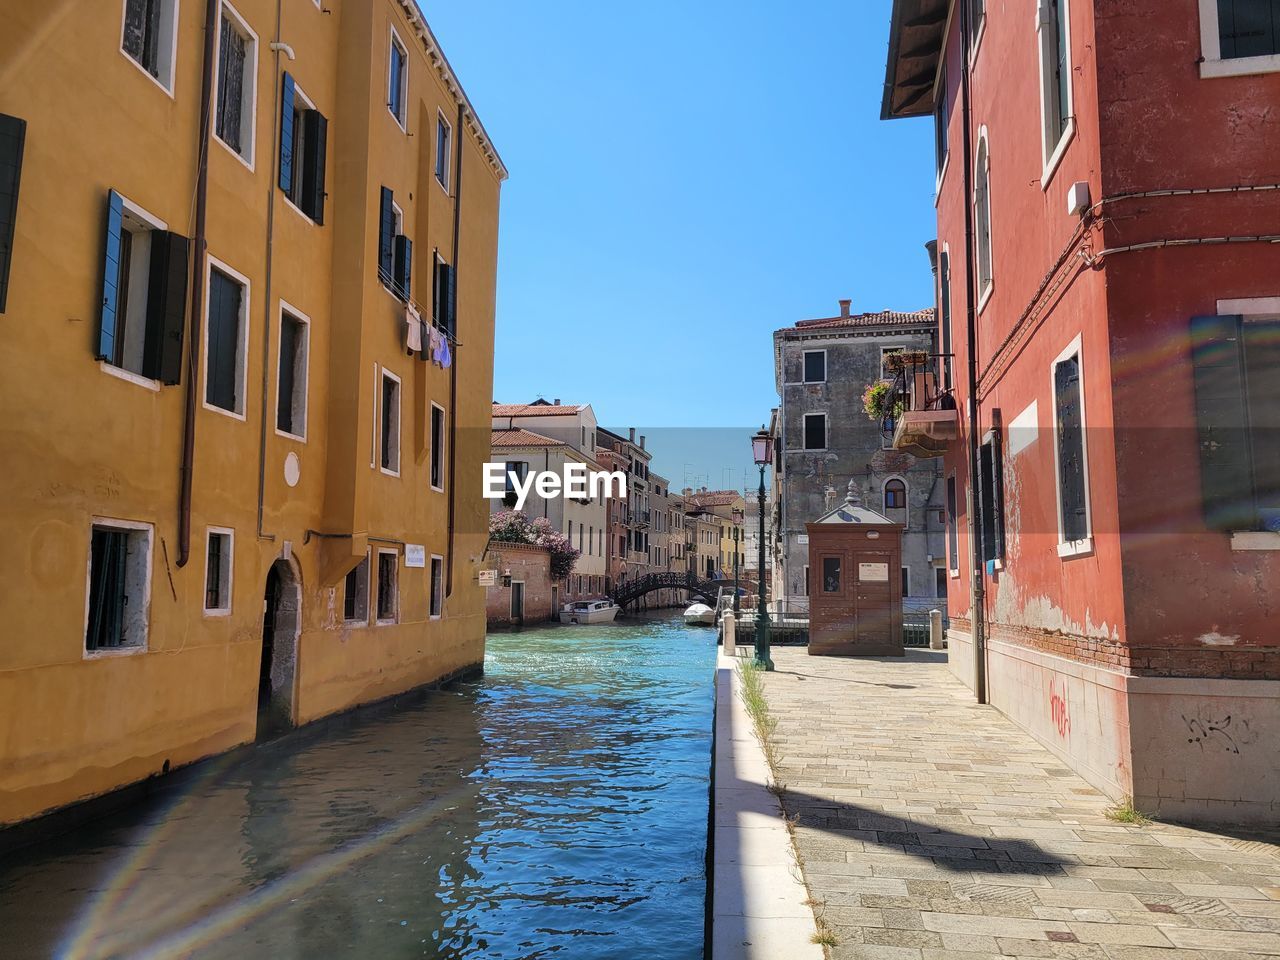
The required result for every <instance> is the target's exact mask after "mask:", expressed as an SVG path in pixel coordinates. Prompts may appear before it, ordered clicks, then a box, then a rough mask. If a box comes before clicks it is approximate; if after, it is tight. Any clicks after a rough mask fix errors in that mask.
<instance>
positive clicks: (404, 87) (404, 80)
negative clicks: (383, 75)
mask: <svg viewBox="0 0 1280 960" xmlns="http://www.w3.org/2000/svg"><path fill="white" fill-rule="evenodd" d="M392 47H399V48H400V54H401V56H400V62H401V63H402V64H403V65H404V69H403V70H401V72H400V109H401V110H402V111H403V112H404V116H403V117H400V116H396V112H395V111H394V110H392V109H391V48H392ZM386 91H387V113H389V114H391V117H392V119H394V120H395V122H396V126H398V127H399V128H400V129H401V130H403V131H404V132H405V133H408V132H409V46H408V44H406V43H405V42H404V41H403V40H401V39H400V34H399V32H398V31H397V30H396V28H395V26H394V25H392V27H391V36H390V39H389V40H388V43H387V87H386Z"/></svg>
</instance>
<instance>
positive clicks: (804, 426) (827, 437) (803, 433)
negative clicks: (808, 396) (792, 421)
mask: <svg viewBox="0 0 1280 960" xmlns="http://www.w3.org/2000/svg"><path fill="white" fill-rule="evenodd" d="M802 416H803V419H802V420H801V421H800V442H801V443H802V444H804V445H805V446H804V451H805V452H806V453H810V452H814V453H821V452H823V451H825V450H828V449H830V447H831V433H830V430H831V425H830V420H829V418H828V417H827V413H826V411H825V410H823V411H811V412H809V413H805V414H803V415H802ZM810 417H821V418H822V446H820V447H811V446H808V443H809V418H810Z"/></svg>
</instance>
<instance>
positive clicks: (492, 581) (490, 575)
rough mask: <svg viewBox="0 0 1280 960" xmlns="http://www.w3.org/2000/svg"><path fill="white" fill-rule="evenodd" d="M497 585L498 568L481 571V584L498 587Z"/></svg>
mask: <svg viewBox="0 0 1280 960" xmlns="http://www.w3.org/2000/svg"><path fill="white" fill-rule="evenodd" d="M497 585H498V571H497V570H481V571H480V586H482V587H496V586H497Z"/></svg>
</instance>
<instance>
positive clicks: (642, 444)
mask: <svg viewBox="0 0 1280 960" xmlns="http://www.w3.org/2000/svg"><path fill="white" fill-rule="evenodd" d="M640 449H641V450H643V449H644V434H643V433H642V434H640Z"/></svg>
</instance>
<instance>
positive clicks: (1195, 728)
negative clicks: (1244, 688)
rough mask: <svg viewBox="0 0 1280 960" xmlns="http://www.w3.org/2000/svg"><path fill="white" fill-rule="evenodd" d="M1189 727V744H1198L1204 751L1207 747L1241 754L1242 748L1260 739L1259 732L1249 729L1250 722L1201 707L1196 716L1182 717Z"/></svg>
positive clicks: (1184, 715)
mask: <svg viewBox="0 0 1280 960" xmlns="http://www.w3.org/2000/svg"><path fill="white" fill-rule="evenodd" d="M1182 722H1183V723H1185V724H1186V725H1187V733H1188V734H1189V736H1188V737H1187V743H1194V744H1196V745H1197V746H1198V747H1199V748H1200V749H1201V750H1202V751H1203V750H1204V748H1205V745H1206V744H1208V745H1209V746H1210V747H1220V748H1221V749H1223V750H1225V751H1227V753H1237V754H1238V753H1239V752H1240V748H1241V747H1245V746H1248V745H1249V744H1251V743H1253V742H1254V741H1255V740H1257V739H1258V732H1257V731H1256V730H1251V729H1249V721H1248V720H1246V719H1243V718H1241V717H1237V716H1235V715H1234V714H1230V713H1225V714H1224V713H1222V712H1220V711H1219V712H1214V711H1212V710H1210V709H1208V708H1206V707H1200V708H1199V709H1198V710H1197V711H1196V712H1195V715H1194V716H1190V717H1189V716H1187V715H1186V714H1185V713H1184V714H1183V715H1182Z"/></svg>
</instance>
